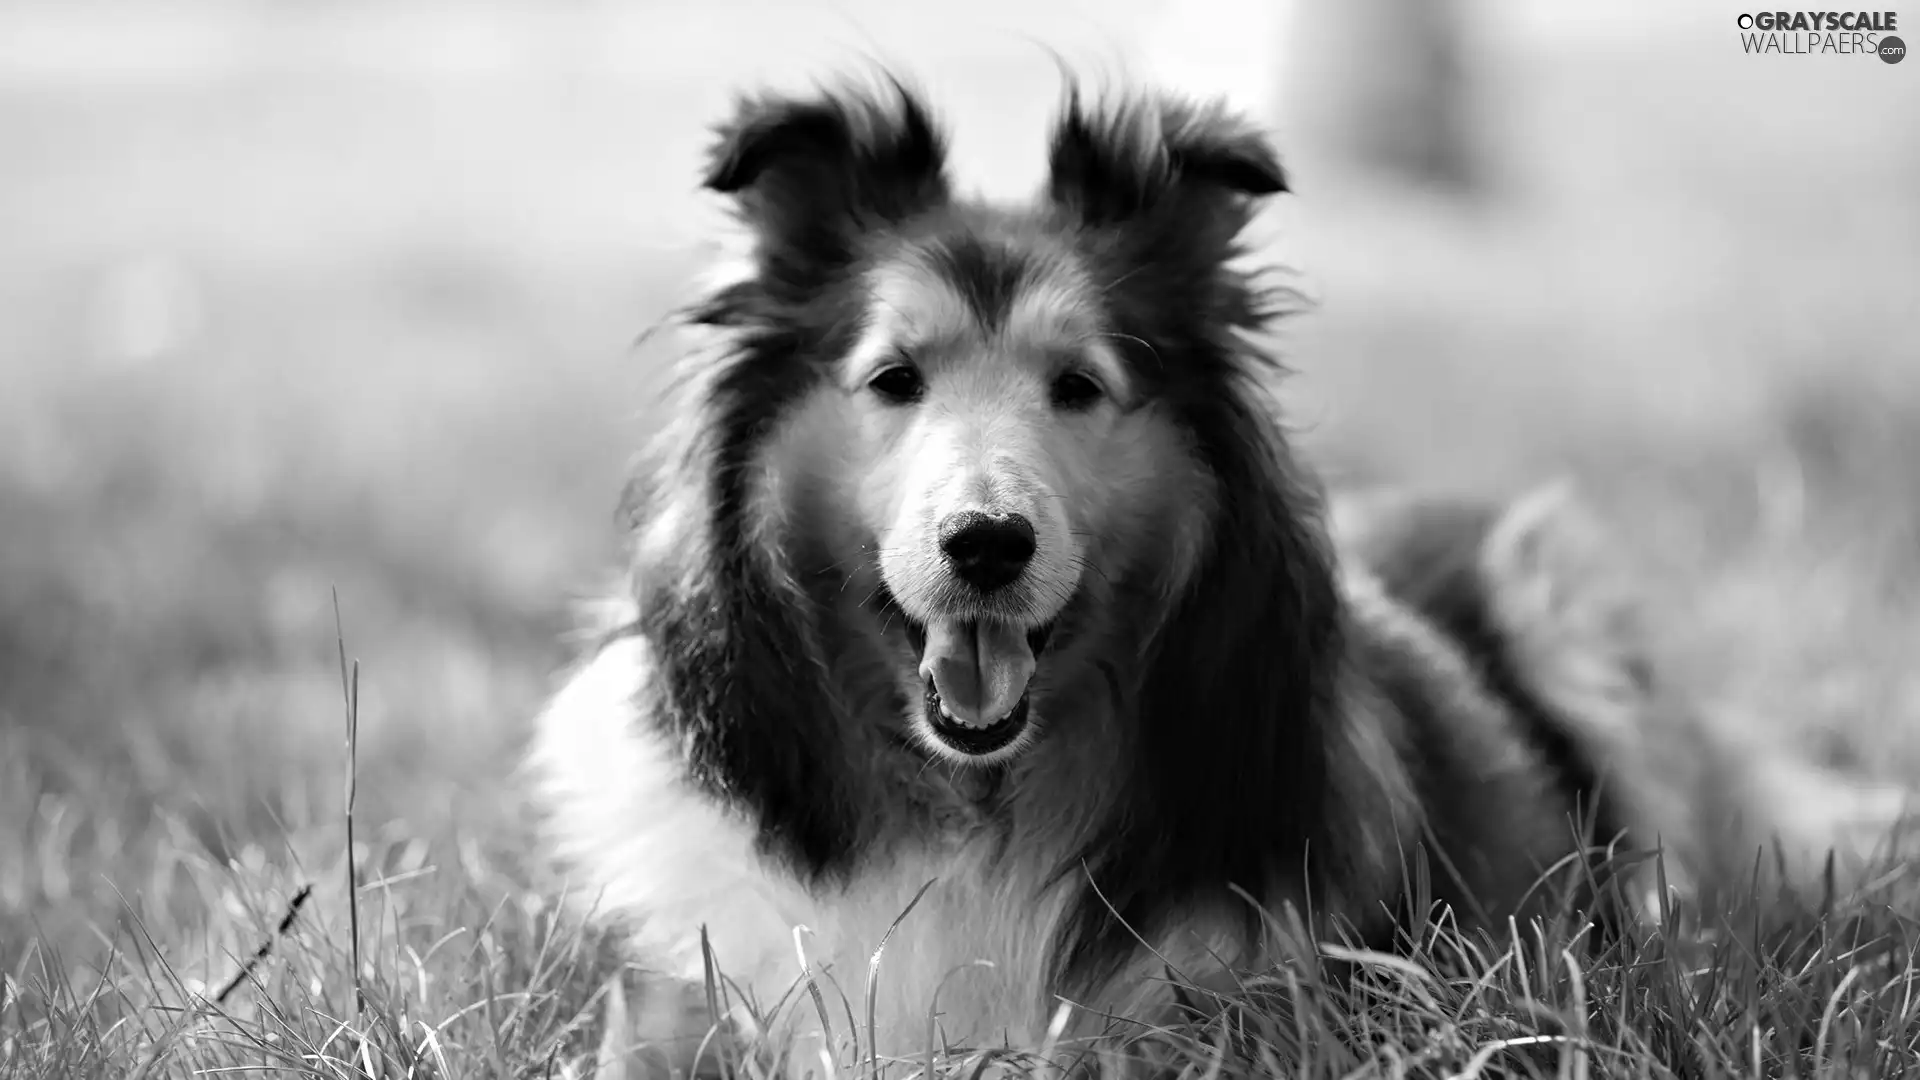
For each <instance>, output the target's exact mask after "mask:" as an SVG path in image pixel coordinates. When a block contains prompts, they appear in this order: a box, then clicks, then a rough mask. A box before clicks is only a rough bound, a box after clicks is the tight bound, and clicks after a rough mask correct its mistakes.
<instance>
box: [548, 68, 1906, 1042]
mask: <svg viewBox="0 0 1920 1080" xmlns="http://www.w3.org/2000/svg"><path fill="white" fill-rule="evenodd" d="M1047 164H1048V172H1047V178H1046V180H1045V182H1044V185H1043V188H1042V190H1041V191H1040V192H1039V193H1038V194H1037V196H1036V197H1034V198H1033V199H1032V200H1031V201H1029V202H1026V203H1024V204H1020V205H998V204H989V203H985V202H982V201H978V200H974V199H969V198H964V197H960V196H957V195H956V194H954V192H953V191H952V189H951V188H950V186H949V182H948V178H947V175H946V172H945V142H944V137H943V134H942V131H941V128H940V127H939V126H938V124H937V123H936V121H935V119H934V117H933V115H932V114H931V113H930V111H929V110H928V108H927V107H926V105H925V104H924V103H923V102H922V100H921V99H920V98H919V97H918V96H917V95H916V94H915V93H914V92H912V91H910V90H909V89H907V88H905V87H903V86H901V85H900V84H899V83H898V82H895V81H892V80H879V81H878V85H877V86H850V87H847V88H844V89H838V90H832V91H822V92H820V93H818V94H817V95H814V96H794V97H789V96H778V95H768V96H759V97H753V98H748V99H743V100H742V101H741V102H740V103H739V104H738V106H737V110H736V111H735V113H734V114H733V115H732V117H731V118H730V119H728V120H727V121H726V122H724V123H723V124H722V125H721V126H720V127H719V128H718V133H717V141H716V145H715V148H714V149H713V151H712V154H711V158H710V161H709V163H708V167H707V170H706V173H705V178H704V183H705V187H706V188H707V189H710V190H711V191H712V192H715V193H718V194H719V195H721V196H724V197H726V198H727V199H729V200H730V202H731V205H732V207H733V209H734V210H735V212H736V215H737V218H738V220H739V223H740V224H741V225H742V226H744V229H745V232H746V234H747V235H748V236H750V238H751V242H752V243H751V252H750V255H749V256H748V258H747V259H746V260H745V261H744V263H743V265H742V266H740V267H739V268H738V269H737V272H735V273H732V274H730V275H727V276H724V277H723V278H722V279H720V280H718V281H716V282H715V283H713V284H712V285H711V286H710V287H708V288H707V289H705V291H704V292H703V293H702V294H701V295H700V296H699V297H698V298H697V300H696V301H694V302H693V303H691V304H689V305H688V306H687V307H686V308H685V309H684V310H683V311H682V312H681V313H680V314H679V315H678V316H677V318H676V319H675V321H674V326H673V332H674V333H675V334H677V335H678V336H679V342H678V346H677V347H678V351H679V355H680V357H681V361H680V368H679V371H678V378H677V379H676V380H675V382H674V385H673V389H672V390H671V391H670V392H669V396H668V398H667V399H666V401H665V404H664V409H663V415H664V416H665V417H667V418H668V419H667V423H666V425H665V427H664V428H663V430H662V431H661V432H660V433H659V436H658V438H657V439H656V440H654V442H653V444H652V445H651V447H649V448H648V449H647V450H646V451H645V452H644V453H643V455H642V458H641V460H640V462H639V467H638V469H637V475H636V479H635V480H634V482H633V484H632V485H631V486H630V489H629V492H628V495H627V499H626V503H625V505H626V508H627V512H628V515H629V520H630V525H631V531H630V553H631V563H630V566H631V576H630V579H629V581H628V583H627V587H626V588H625V589H624V590H623V592H622V595H620V596H619V597H618V598H617V599H616V600H615V601H613V602H611V603H610V604H609V605H608V610H610V611H612V612H613V615H612V617H611V618H610V619H609V620H608V622H607V625H606V626H605V627H604V632H603V633H601V634H599V635H598V636H597V638H596V640H595V644H594V646H593V647H592V648H591V649H590V650H588V653H587V655H586V656H585V657H584V658H583V659H582V660H581V661H580V662H579V664H578V666H577V667H576V668H575V669H574V670H573V671H572V672H571V673H570V674H569V675H568V677H567V679H566V681H565V683H564V685H563V686H562V688H561V689H559V691H558V692H557V694H556V695H555V696H554V698H553V699H552V701H551V703H550V705H549V706H548V708H547V709H546V711H545V712H544V714H543V715H542V716H541V717H540V719H539V721H538V724H537V729H536V733H535V738H534V747H533V754H532V759H531V760H532V766H533V773H534V776H535V777H536V778H537V787H538V794H539V797H540V800H541V802H542V803H543V805H544V808H545V811H546V815H547V825H548V830H547V834H546V835H547V836H548V838H549V840H550V844H551V849H552V853H553V854H554V855H555V856H556V857H557V859H558V860H559V861H560V862H561V863H562V864H563V865H564V866H565V867H566V868H567V869H568V870H569V872H570V873H571V875H572V879H571V880H572V884H571V887H570V888H571V893H570V895H572V896H573V897H574V898H576V899H577V900H579V901H580V902H581V903H582V904H583V905H585V906H586V908H587V909H589V910H590V911H592V912H593V913H594V915H595V916H596V917H598V918H601V919H604V920H605V921H607V922H609V923H611V924H612V925H613V926H615V927H616V928H617V930H618V932H619V935H620V937H621V938H622V939H623V941H624V943H625V946H626V948H627V949H628V950H629V951H630V955H631V956H632V958H633V959H634V961H635V963H636V965H637V966H639V967H641V968H643V969H644V970H645V972H646V973H647V975H646V979H645V982H644V984H643V985H641V986H640V988H639V991H638V994H639V1000H638V1002H637V1004H635V1005H634V1006H633V1007H632V1009H631V1015H630V1016H628V1017H626V1018H625V1021H624V1022H627V1023H629V1024H630V1026H631V1029H632V1030H631V1042H632V1044H633V1045H634V1046H637V1047H640V1048H642V1049H644V1050H645V1051H646V1052H647V1053H650V1054H653V1055H655V1059H654V1060H656V1061H657V1063H658V1064H659V1065H660V1066H661V1067H666V1066H669V1065H670V1066H672V1067H674V1068H678V1069H693V1068H694V1067H695V1066H697V1065H700V1064H701V1063H702V1062H703V1061H708V1060H710V1058H711V1053H710V1051H711V1050H712V1046H711V1045H710V1044H709V1041H708V1040H709V1036H710V1035H711V1034H714V1033H718V1034H719V1035H722V1036H724V1037H725V1038H726V1039H728V1040H735V1041H737V1040H741V1039H761V1040H772V1039H774V1038H775V1037H776V1036H777V1037H778V1038H780V1039H784V1040H786V1044H787V1045H790V1046H793V1047H797V1048H799V1051H798V1052H801V1053H805V1054H808V1055H811V1056H812V1058H811V1059H812V1060H815V1061H817V1060H818V1054H819V1053H820V1046H819V1045H818V1044H817V1043H813V1044H810V1043H808V1041H807V1040H819V1039H825V1040H829V1041H843V1040H845V1039H846V1038H847V1037H848V1036H849V1035H850V1034H852V1033H853V1032H855V1031H857V1032H858V1033H859V1035H860V1038H861V1040H862V1042H861V1046H862V1051H861V1053H862V1055H863V1056H864V1055H865V1054H867V1053H876V1054H878V1055H881V1056H888V1055H892V1056H915V1057H916V1059H917V1055H918V1054H920V1053H921V1052H923V1051H925V1050H926V1048H927V1047H928V1046H929V1045H930V1044H935V1043H937V1044H940V1045H943V1046H946V1047H953V1046H967V1045H972V1046H1014V1047H1025V1048H1034V1047H1040V1046H1045V1045H1048V1044H1064V1043H1067V1042H1070V1041H1073V1040H1081V1039H1086V1040H1091V1041H1094V1042H1096V1043H1097V1042H1098V1040H1100V1039H1101V1038H1111V1037H1114V1031H1115V1025H1116V1024H1123V1022H1126V1021H1131V1022H1141V1023H1149V1024H1151V1023H1154V1022H1157V1021H1158V1020H1161V1019H1165V1018H1166V1016H1167V1010H1168V1009H1170V1008H1171V1007H1173V1004H1174V1000H1175V998H1176V996H1177V992H1176V991H1175V990H1174V989H1173V988H1172V986H1171V984H1170V982H1169V980H1168V978H1167V977H1166V976H1167V972H1168V970H1169V969H1172V970H1173V971H1176V972H1179V973H1181V974H1182V975H1183V976H1185V977H1187V978H1191V979H1196V980H1204V979H1206V978H1209V977H1211V976H1216V975H1218V974H1219V973H1221V972H1223V971H1227V970H1233V969H1240V968H1251V967H1258V966H1262V965H1271V964H1274V963H1278V962H1281V961H1283V960H1285V959H1287V958H1288V957H1289V956H1292V955H1295V954H1294V953H1293V952H1292V951H1291V950H1297V949H1299V948H1301V947H1302V942H1303V941H1311V940H1323V939H1326V938H1332V937H1339V938H1340V939H1342V940H1347V941H1353V942H1358V943H1361V944H1365V945H1369V946H1375V947H1380V948H1391V947H1392V946H1393V943H1394V942H1395V941H1396V940H1397V932H1399V931H1403V930H1405V928H1407V927H1408V926H1410V925H1414V924H1415V923H1417V922H1420V921H1422V920H1425V919H1427V918H1429V917H1431V916H1432V914H1433V912H1434V911H1436V910H1439V909H1441V908H1446V909H1450V910H1451V912H1452V916H1451V917H1452V918H1453V919H1455V920H1457V921H1458V922H1459V923H1460V924H1461V925H1462V926H1464V927H1473V926H1479V927H1501V928H1504V927H1505V926H1506V924H1507V920H1508V919H1509V918H1510V917H1519V918H1525V917H1526V916H1528V914H1529V913H1530V912H1533V911H1535V910H1536V909H1537V906H1538V905H1539V904H1541V903H1543V902H1544V901H1543V900H1542V898H1543V897H1545V896H1548V895H1549V894H1550V893H1551V892H1552V890H1549V889H1543V888H1541V887H1540V886H1541V884H1542V882H1543V880H1545V878H1546V877H1547V876H1550V875H1549V872H1550V871H1553V870H1554V869H1555V868H1564V867H1566V866H1568V865H1570V864H1573V863H1582V862H1585V861H1587V860H1589V859H1596V858H1598V855H1596V854H1595V853H1596V852H1604V851H1605V849H1607V848H1609V847H1613V848H1615V849H1617V848H1618V846H1619V845H1622V844H1624V845H1628V846H1636V845H1637V846H1639V847H1642V848H1648V847H1652V846H1653V845H1655V844H1659V845H1661V846H1662V848H1663V850H1664V851H1665V852H1666V853H1667V857H1668V858H1669V859H1671V860H1676V861H1678V862H1679V863H1680V864H1681V866H1682V867H1683V868H1684V870H1685V872H1686V874H1687V875H1688V877H1686V878H1685V879H1684V880H1687V881H1689V882H1691V883H1692V884H1693V885H1694V886H1695V887H1702V888H1704V887H1708V886H1710V885H1711V884H1712V883H1713V882H1714V881H1715V880H1717V879H1719V878H1721V877H1722V876H1725V877H1732V878H1739V879H1740V880H1745V878H1746V876H1747V875H1748V874H1749V873H1750V871H1751V869H1752V867H1753V866H1754V864H1755V855H1756V854H1757V853H1758V852H1759V851H1760V849H1761V848H1762V847H1763V846H1767V845H1771V846H1773V847H1774V848H1782V846H1783V845H1784V846H1785V847H1790V848H1792V849H1793V850H1794V851H1795V853H1796V855H1795V857H1794V858H1790V859H1786V860H1779V865H1780V866H1781V867H1782V868H1783V869H1784V870H1785V872H1786V873H1787V875H1788V876H1789V877H1792V876H1793V875H1796V874H1797V875H1802V876H1806V877H1817V876H1819V873H1820V871H1819V870H1818V869H1817V868H1818V867H1820V866H1821V865H1822V864H1823V856H1824V854H1825V853H1826V852H1827V851H1829V850H1830V849H1834V848H1840V849H1842V850H1843V851H1850V850H1851V849H1853V848H1856V847H1864V846H1870V844H1871V843H1872V839H1871V838H1872V837H1875V836H1877V835H1878V834H1879V832H1880V831H1881V830H1884V829H1887V828H1889V827H1891V825H1892V823H1893V819H1894V817H1895V815H1896V814H1897V812H1898V809H1899V796H1900V795H1901V794H1902V793H1899V792H1893V791H1884V790H1880V789H1864V788H1859V787H1856V786H1853V785H1850V784H1848V783H1844V782H1842V781H1841V780H1839V779H1838V778H1837V777H1831V776H1828V775H1826V774H1824V773H1817V772H1815V771H1814V770H1812V769H1811V768H1810V767H1805V766H1802V765H1801V764H1799V763H1797V762H1790V761H1785V760H1779V759H1776V758H1775V757H1773V756H1770V755H1768V754H1763V753H1761V752H1759V751H1752V750H1747V749H1740V748H1737V747H1734V746H1731V745H1729V744H1727V742H1726V741H1725V740H1716V739H1715V738H1714V737H1713V736H1712V735H1711V733H1710V732H1709V731H1708V729H1707V727H1706V726H1705V725H1703V724H1701V723H1700V722H1699V721H1698V719H1697V717H1696V716H1695V715H1694V713H1693V711H1692V710H1691V709H1690V707H1689V706H1688V705H1687V704H1686V703H1685V702H1684V701H1679V700H1677V699H1676V697H1675V696H1674V695H1672V694H1670V693H1667V692H1666V691H1665V690H1664V689H1663V686H1662V683H1661V681H1660V678H1659V672H1658V671H1657V670H1655V666H1654V665H1653V663H1652V658H1651V657H1650V656H1648V655H1646V653H1647V651H1648V650H1646V649H1645V648H1643V647H1642V638H1641V636H1640V635H1639V634H1638V632H1637V631H1636V629H1635V622H1634V619H1633V618H1632V612H1633V609H1634V604H1633V602H1632V599H1631V596H1630V595H1629V592H1630V590H1627V589H1623V588H1617V587H1616V585H1618V584H1619V582H1617V581H1615V580H1614V578H1618V577H1621V575H1611V576H1610V575H1609V574H1608V573H1606V572H1605V570H1604V567H1605V563H1606V559H1605V556H1606V555H1607V554H1608V553H1609V552H1608V545H1607V544H1606V542H1605V540H1604V537H1603V536H1601V534H1600V533H1599V531H1598V530H1597V529H1595V528H1589V527H1588V526H1589V525H1590V524H1591V523H1590V522H1588V521H1587V519H1586V518H1585V517H1584V515H1582V514H1580V513H1579V512H1577V509H1576V508H1575V504H1573V503H1572V502H1570V501H1569V500H1567V499H1562V498H1555V497H1545V496H1543V497H1540V498H1533V499H1520V500H1517V501H1515V502H1512V503H1492V502H1488V503H1481V502H1475V501H1472V500H1463V499H1453V500H1437V501H1433V500H1430V501H1425V502H1423V501H1421V500H1417V499H1416V500H1408V499H1395V498H1387V497H1364V498H1363V497H1356V498H1354V499H1352V500H1349V501H1346V502H1343V503H1341V504H1340V505H1338V506H1336V507H1335V508H1334V512H1333V513H1332V514H1331V515H1329V513H1328V508H1327V505H1326V502H1325V500H1324V499H1323V495H1322V492H1321V490H1320V487H1319V485H1318V484H1317V482H1316V481H1315V479H1314V478H1313V476H1312V475H1311V474H1310V473H1309V472H1308V470H1307V469H1306V468H1304V467H1303V465H1302V464H1301V462H1300V461H1299V460H1298V459H1297V458H1296V457H1295V455H1294V453H1293V452H1292V451H1291V450H1290V448H1289V443H1288V438H1287V434H1286V431H1285V429H1284V426H1283V423H1282V420H1281V414H1280V412H1279V411H1278V409H1277V407H1276V403H1275V400H1274V396H1273V390H1274V387H1275V383H1276V379H1277V376H1278V375H1279V374H1280V373H1281V372H1280V365H1279V363H1278V362H1277V360H1276V359H1275V358H1274V357H1273V356H1272V355H1270V354H1269V352H1268V351H1267V350H1266V348H1265V347H1264V346H1263V345H1262V344H1261V341H1260V336H1259V335H1260V331H1262V330H1263V328H1265V326H1266V324H1267V323H1268V321H1269V320H1271V319H1272V318H1274V317H1275V315H1276V314H1278V313H1279V311H1280V310H1281V308H1283V307H1284V306H1285V299H1286V294H1285V292H1284V291H1283V290H1281V289H1278V288H1275V287H1274V284H1273V279H1272V278H1271V277H1270V276H1268V275H1266V274H1264V273H1262V272H1261V271H1260V270H1259V269H1258V268H1256V267H1253V266H1250V265H1249V260H1248V259H1247V258H1246V256H1248V255H1249V254H1251V253H1250V252H1248V251H1246V250H1244V249H1245V248H1246V246H1247V245H1246V242H1245V241H1244V240H1243V238H1242V234H1243V231H1244V229H1245V227H1246V226H1247V225H1248V223H1249V221H1250V219H1251V218H1252V216H1253V214H1254V213H1255V212H1256V209H1257V208H1258V206H1259V204H1260V202H1261V201H1262V200H1264V199H1267V198H1269V197H1271V196H1274V195H1277V194H1280V193H1282V192H1284V191H1286V190H1287V180H1286V176H1285V174H1284V173H1283V171H1282V169H1281V166H1280V164H1279V162H1278V160H1277V157H1276V155H1275V152H1274V150H1273V148H1272V147H1271V145H1270V144H1269V143H1268V141H1267V140H1266V139H1265V138H1264V137H1263V135H1262V134H1261V133H1260V132H1259V131H1257V130H1256V129H1255V128H1254V127H1252V126H1251V125H1250V124H1248V123H1247V122H1245V121H1244V120H1242V119H1241V118H1239V117H1237V116H1235V115H1233V114H1231V113H1229V112H1228V111H1226V110H1225V109H1224V108H1222V107H1219V106H1210V105H1205V104H1198V103H1194V102H1190V101H1186V100H1182V99H1179V98H1177V97H1174V96H1168V95H1160V94H1150V93H1134V94H1130V95H1124V96H1120V97H1117V98H1115V99H1113V100H1109V101H1105V102H1103V103H1097V104H1096V103H1090V102H1089V101H1088V100H1086V99H1084V98H1083V97H1082V96H1081V95H1080V94H1079V93H1078V92H1077V91H1073V92H1070V93H1069V94H1067V95H1066V100H1065V102H1064V105H1063V108H1062V110H1061V112H1060V114H1059V116H1058V118H1057V120H1056V122H1055V124H1054V126H1053V128H1052V131H1051V135H1050V142H1049V145H1048V147H1047ZM1330 516H1331V521H1329V517H1330ZM1676 748H1677V749H1676ZM1583 822H1584V824H1582V823H1583ZM1587 880H1593V879H1592V878H1591V876H1589V877H1588V879H1587ZM1416 883H1417V887H1416ZM1416 897H1417V898H1418V899H1416ZM1282 913H1285V914H1286V916H1287V917H1286V918H1284V919H1283V918H1279V917H1278V915H1280V914H1282ZM1287 927H1293V928H1295V930H1297V931H1298V932H1297V933H1293V932H1289V931H1287V929H1286V928H1287ZM856 1017H857V1018H859V1019H858V1021H857V1022H855V1018H856ZM1116 1018H1120V1019H1118V1020H1116ZM876 1043H877V1044H876ZM763 1045H764V1043H763ZM703 1048H704V1049H703ZM840 1049H841V1048H839V1047H828V1050H829V1051H830V1052H839V1051H840ZM703 1055H705V1056H703Z"/></svg>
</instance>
